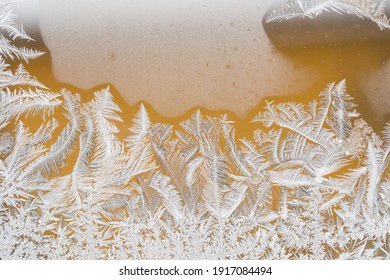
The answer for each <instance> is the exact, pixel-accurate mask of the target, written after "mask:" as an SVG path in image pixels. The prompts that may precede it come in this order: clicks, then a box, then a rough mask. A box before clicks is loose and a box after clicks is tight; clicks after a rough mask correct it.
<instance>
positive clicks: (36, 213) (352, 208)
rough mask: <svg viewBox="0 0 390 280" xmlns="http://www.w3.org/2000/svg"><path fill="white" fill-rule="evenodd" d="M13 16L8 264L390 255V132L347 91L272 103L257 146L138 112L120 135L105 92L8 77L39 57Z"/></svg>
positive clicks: (217, 126) (7, 22)
mask: <svg viewBox="0 0 390 280" xmlns="http://www.w3.org/2000/svg"><path fill="white" fill-rule="evenodd" d="M289 2H294V1H289ZM296 2H297V3H298V2H299V3H301V2H302V1H296ZM311 2H313V3H314V2H316V3H317V2H318V3H319V2H321V1H311ZM311 2H310V1H308V2H307V4H308V3H311ZM322 2H324V3H325V2H326V3H328V2H329V3H330V2H332V3H333V5H332V6H329V7H332V9H336V8H337V9H339V8H338V7H345V5H347V4H346V3H350V4H351V3H352V2H353V3H355V2H356V3H357V1H322ZM365 2H370V1H365ZM337 3H343V5H344V6H336V4H337ZM305 5H306V4H305ZM337 5H339V4H337ZM351 5H352V4H351ZM323 7H326V6H325V4H324V5H323ZM300 8H301V9H303V10H305V9H306V8H307V7H306V6H302V7H300ZM291 9H296V8H293V7H291ZM311 9H312V12H311V13H312V14H315V12H313V7H312V6H311ZM292 11H293V10H292ZM318 11H320V10H318ZM352 11H357V10H352ZM13 18H14V15H13V13H12V10H11V8H10V5H8V4H0V29H1V31H2V32H3V33H4V34H5V35H1V37H0V57H1V60H0V80H1V83H0V259H171V258H176V259H202V258H204V259H299V258H302V259H307V258H310V259H334V258H348V259H376V258H379V259H389V258H390V235H389V232H390V166H389V162H390V155H389V154H390V140H389V139H390V124H388V125H387V126H386V128H385V129H384V132H383V134H382V136H380V135H377V134H375V133H374V132H373V130H372V129H371V128H370V127H369V126H368V124H367V123H366V122H365V121H364V120H362V119H359V118H358V114H357V112H356V111H355V105H354V104H353V103H352V97H351V96H350V95H349V94H348V93H347V90H346V82H345V81H340V82H338V83H331V84H329V85H328V86H327V87H326V88H325V89H324V91H322V92H321V93H320V95H319V98H318V100H315V101H313V102H311V103H309V104H301V103H293V102H287V103H280V104H275V103H268V105H267V106H266V108H265V109H264V110H263V111H261V112H259V114H258V115H257V116H255V117H254V118H253V122H254V123H255V124H257V129H256V130H255V131H254V132H253V136H252V137H251V138H242V139H237V138H236V135H235V124H234V122H233V121H231V120H229V119H228V117H227V116H226V115H222V116H220V117H210V116H205V115H203V114H202V113H201V111H199V110H197V111H195V112H194V113H193V115H192V116H191V118H190V119H188V120H186V121H183V122H182V123H181V126H180V127H177V128H174V127H173V126H172V125H169V124H161V123H153V122H152V120H150V118H149V115H148V113H147V110H146V108H145V107H144V106H143V105H141V106H140V108H139V111H138V113H137V114H136V115H135V116H134V118H133V120H132V124H131V125H130V130H129V132H125V131H122V132H123V133H130V135H129V136H128V137H127V138H125V139H122V138H120V137H119V136H118V132H120V131H121V130H120V129H119V128H118V127H119V123H122V122H123V121H122V118H123V115H122V113H121V109H120V107H119V106H118V105H117V104H115V102H114V100H113V96H112V95H111V93H110V89H109V88H104V89H102V90H100V91H98V92H96V93H95V96H94V98H93V99H92V100H91V101H89V102H87V103H83V102H81V101H80V98H79V96H78V95H77V94H73V93H70V92H68V91H66V90H63V91H61V92H60V93H54V92H51V91H50V90H49V89H47V88H46V87H45V86H44V85H42V84H41V83H39V82H38V81H37V80H35V78H33V77H31V76H30V75H29V73H28V72H27V71H26V70H25V68H24V67H23V66H20V67H19V68H17V70H16V71H11V68H10V66H9V65H7V61H10V60H12V59H19V60H21V61H22V63H23V62H26V61H27V60H29V59H32V58H34V57H35V56H37V55H39V54H40V53H39V52H36V51H33V50H28V49H27V48H25V47H22V48H18V47H16V46H14V45H13V43H12V42H13V40H15V39H19V40H27V41H28V40H29V39H31V38H29V37H28V35H26V34H25V33H24V31H23V29H22V28H20V27H19V26H18V25H16V24H15V23H14V22H13ZM53 113H55V114H56V116H60V115H61V114H63V115H64V118H61V119H62V123H58V122H57V121H56V120H55V119H54V118H53V117H52V116H53ZM22 117H23V118H22ZM36 117H43V120H44V121H43V122H42V124H41V126H40V127H39V128H34V129H33V128H32V127H29V125H28V123H27V122H28V120H29V119H30V118H31V119H32V118H36ZM22 119H24V120H27V121H25V123H23V122H22ZM122 126H123V124H122ZM12 127H14V129H13V128H12ZM381 137H382V138H381Z"/></svg>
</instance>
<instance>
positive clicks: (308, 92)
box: [17, 0, 390, 128]
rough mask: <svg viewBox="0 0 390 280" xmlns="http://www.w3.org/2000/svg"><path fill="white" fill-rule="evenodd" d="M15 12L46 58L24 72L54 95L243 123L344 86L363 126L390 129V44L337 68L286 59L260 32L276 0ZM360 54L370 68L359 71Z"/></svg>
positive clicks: (324, 52)
mask: <svg viewBox="0 0 390 280" xmlns="http://www.w3.org/2000/svg"><path fill="white" fill-rule="evenodd" d="M17 2H19V3H20V8H18V9H17V13H18V15H20V17H21V18H22V21H23V23H24V27H25V29H26V31H27V32H28V33H29V34H31V35H32V36H34V38H37V42H36V43H35V44H37V46H38V45H39V44H40V45H39V47H40V49H42V48H43V49H44V50H45V51H46V52H47V55H46V56H45V57H43V58H41V59H40V60H37V61H35V62H33V63H32V65H30V68H31V69H32V71H33V74H35V75H36V76H38V78H40V80H41V81H42V82H43V83H45V81H46V84H47V85H49V86H51V87H54V88H55V87H61V86H64V85H69V86H73V87H75V88H77V89H80V90H81V91H88V90H90V89H94V88H97V87H98V86H99V85H101V84H107V83H109V84H111V85H112V86H113V88H114V89H115V90H116V91H117V92H119V94H120V95H121V97H122V98H123V101H124V102H126V103H127V104H129V105H133V104H135V103H137V102H139V101H144V102H146V103H148V104H150V106H151V107H153V108H154V110H155V111H156V112H157V113H158V114H160V115H163V116H165V117H169V118H176V117H179V116H181V115H182V114H184V113H186V112H188V111H189V110H191V109H192V108H194V107H203V108H206V109H209V110H227V111H229V112H232V114H233V115H235V116H236V117H237V118H245V117H246V116H247V115H248V114H250V115H251V114H252V113H254V112H253V111H254V110H256V111H257V109H258V108H256V106H257V105H259V104H260V105H263V103H262V102H264V101H263V100H264V98H266V99H267V100H272V99H276V100H280V101H286V100H293V101H307V100H312V99H315V98H317V97H318V94H319V92H320V91H321V90H322V89H323V88H325V87H326V85H327V84H328V83H330V82H333V81H339V79H342V78H346V79H347V87H348V90H349V93H350V94H351V95H352V96H354V97H355V99H356V102H357V103H358V104H359V107H358V111H359V112H361V113H362V114H363V117H364V118H365V119H366V120H368V121H369V122H370V123H371V124H372V125H374V126H376V127H378V128H380V127H381V126H382V125H383V123H384V122H385V121H386V120H389V116H388V114H389V112H390V109H389V107H390V98H389V97H390V91H389V89H390V79H389V78H388V77H389V76H388V74H389V73H390V64H389V63H388V50H389V47H388V45H390V44H387V45H383V48H381V50H380V52H382V53H380V55H376V54H378V49H377V48H370V47H367V48H360V49H356V48H355V51H356V53H355V55H352V56H350V57H349V58H348V57H344V58H343V59H342V60H340V61H339V60H338V54H337V52H335V51H334V49H327V48H326V47H320V48H316V49H315V50H310V49H309V48H306V49H305V50H304V51H302V49H301V50H298V51H297V52H295V51H288V52H285V51H283V50H280V49H278V48H276V47H275V46H274V45H273V43H272V42H271V41H270V39H269V38H268V36H267V34H266V33H265V31H264V28H263V25H262V21H263V16H264V14H265V13H266V12H267V10H268V9H269V8H270V6H271V5H272V4H274V3H275V1H272V0H184V1H183V0H165V1H161V0H131V1H126V0H116V1H112V0H83V1H78V0H67V1H62V0H17ZM308 53H310V55H306V54H308ZM357 53H359V54H358V56H359V57H361V58H362V59H361V61H366V60H367V61H375V62H374V63H366V64H365V65H364V67H358V68H359V69H357V68H356V65H357V64H356V63H355V62H354V61H355V60H356V54H357ZM328 58H329V59H328ZM366 58H367V59H366ZM338 61H339V62H338ZM348 61H350V62H351V63H350V66H349V62H348ZM321 63H323V65H321ZM341 66H342V67H341ZM341 68H342V71H339V69H341ZM251 117H252V115H251Z"/></svg>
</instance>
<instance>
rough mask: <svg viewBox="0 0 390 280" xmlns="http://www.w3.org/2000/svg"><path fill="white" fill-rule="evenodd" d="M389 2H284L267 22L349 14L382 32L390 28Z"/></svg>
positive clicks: (302, 0) (295, 0) (373, 0)
mask: <svg viewBox="0 0 390 280" xmlns="http://www.w3.org/2000/svg"><path fill="white" fill-rule="evenodd" d="M386 2H387V0H284V1H282V3H281V5H280V7H278V8H276V9H275V10H273V11H271V13H270V14H269V15H268V17H267V18H266V22H273V21H284V20H289V19H293V18H311V19H314V18H316V17H317V16H319V15H321V14H325V13H330V12H333V13H336V14H349V15H354V16H357V17H359V18H362V19H368V20H371V21H373V22H375V23H376V24H377V25H378V27H379V28H380V29H381V30H384V29H388V28H390V19H389V18H388V17H387V15H386V13H385V8H386Z"/></svg>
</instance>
